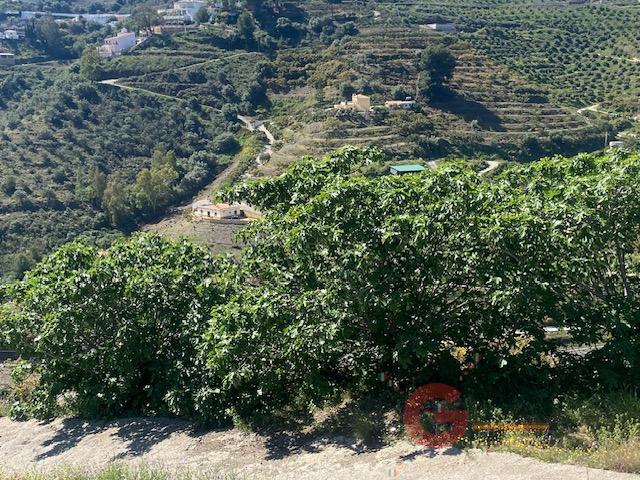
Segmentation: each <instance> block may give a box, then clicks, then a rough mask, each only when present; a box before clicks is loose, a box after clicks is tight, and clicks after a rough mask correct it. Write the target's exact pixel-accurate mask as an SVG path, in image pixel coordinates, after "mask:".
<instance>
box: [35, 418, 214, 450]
mask: <svg viewBox="0 0 640 480" xmlns="http://www.w3.org/2000/svg"><path fill="white" fill-rule="evenodd" d="M107 430H113V433H112V435H113V436H115V437H118V438H119V439H121V440H122V442H123V444H124V450H123V451H122V452H121V453H119V454H118V455H116V457H115V459H116V460H117V459H123V458H125V457H137V456H140V455H144V454H145V453H147V452H149V451H150V450H151V448H152V447H153V446H154V445H156V444H158V443H160V442H162V441H163V440H165V439H167V438H168V437H169V436H171V435H172V434H174V433H177V432H187V433H188V434H190V435H193V436H198V435H200V434H202V433H204V432H198V431H196V430H194V428H193V426H192V425H191V424H190V423H188V422H186V421H184V420H175V419H168V418H125V419H120V420H117V421H113V422H96V421H86V420H83V419H79V418H68V419H65V420H63V421H62V425H61V426H60V427H59V428H57V429H56V433H55V435H54V436H53V437H52V438H50V439H48V440H46V441H45V442H43V443H42V446H43V447H48V448H47V449H46V450H45V451H44V452H42V453H40V454H39V455H38V456H37V457H36V459H37V460H44V459H47V458H50V457H55V456H58V455H61V454H63V453H65V452H66V451H68V450H71V449H72V448H73V447H75V446H77V445H78V444H79V443H80V442H81V441H82V440H83V439H85V438H86V437H89V436H91V435H96V434H99V433H102V432H105V431H107Z"/></svg>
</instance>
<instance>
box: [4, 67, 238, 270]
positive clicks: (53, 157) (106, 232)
mask: <svg viewBox="0 0 640 480" xmlns="http://www.w3.org/2000/svg"><path fill="white" fill-rule="evenodd" d="M0 89H2V91H3V95H2V100H1V102H5V106H4V107H3V109H2V111H1V115H0V131H1V132H2V133H1V135H3V138H4V139H5V141H3V142H0V177H1V180H0V187H1V188H0V215H1V216H2V221H1V222H0V272H1V274H0V277H1V280H0V282H2V281H7V280H10V279H12V278H15V277H17V276H20V274H21V271H22V269H21V268H17V267H18V263H17V261H18V260H22V259H23V258H24V257H18V254H19V253H25V254H26V255H27V257H28V259H29V265H31V264H33V261H34V260H37V259H39V258H40V257H41V256H42V255H43V254H46V253H48V252H50V251H51V250H53V249H54V248H56V247H58V246H59V245H61V244H62V243H65V242H68V241H71V240H73V239H74V238H76V236H77V235H78V234H81V233H85V232H86V233H88V234H89V235H90V236H91V237H93V238H96V239H99V238H100V237H102V238H109V237H111V236H112V235H114V233H115V232H114V228H117V229H123V230H125V231H126V230H130V229H132V228H134V227H135V225H136V224H137V223H138V222H139V221H140V220H141V219H143V218H145V217H146V216H147V215H153V214H154V212H155V213H156V214H157V213H159V212H160V209H162V208H164V206H166V205H167V204H168V202H171V201H176V200H179V199H183V198H188V197H190V196H191V195H193V194H195V193H196V192H197V191H199V190H200V189H201V188H202V187H203V186H204V185H205V184H206V182H208V181H210V179H211V178H212V176H213V175H214V173H215V171H216V167H217V165H218V163H222V162H223V161H224V160H222V159H220V158H219V157H218V156H217V155H216V154H214V153H213V151H214V144H215V142H214V139H215V138H217V137H218V136H219V135H220V133H222V132H225V131H227V130H228V129H229V127H230V125H231V123H230V122H228V121H227V120H226V119H224V118H223V116H222V114H218V113H217V112H214V111H208V112H203V111H201V110H196V109H194V108H192V107H189V106H187V105H186V104H185V105H182V104H181V102H179V101H176V100H172V99H171V98H166V99H165V98H163V97H156V96H153V95H150V94H145V93H144V92H141V93H138V92H129V91H123V90H120V89H117V88H114V87H111V86H102V85H96V84H94V83H93V82H90V81H88V80H87V79H85V78H84V76H82V75H78V74H76V73H74V72H71V71H66V69H62V68H56V69H51V68H49V69H43V70H34V69H26V68H25V69H24V70H22V69H16V70H15V71H14V72H12V73H11V74H10V76H9V81H4V80H3V81H0ZM159 146H161V147H162V149H163V151H167V150H173V151H174V155H175V158H174V159H173V160H172V162H171V163H172V164H171V168H170V169H165V170H164V171H162V172H159V169H155V170H154V173H155V181H154V183H155V189H156V190H157V192H151V193H153V195H152V197H153V198H152V200H151V202H150V203H149V202H138V205H140V208H138V207H136V198H135V195H134V193H133V192H132V190H131V187H132V186H133V185H134V183H135V182H136V177H137V176H138V174H139V172H140V171H142V170H144V169H146V168H150V167H151V166H152V164H153V163H154V160H153V158H151V157H152V156H153V152H154V150H156V149H157V147H159ZM116 183H118V184H116ZM109 185H111V187H110V188H109V189H107V187H108V186H109ZM163 186H169V187H170V191H168V190H167V188H164V189H162V188H161V187H163ZM156 193H157V194H156ZM105 196H106V197H108V198H104V197H105Z"/></svg>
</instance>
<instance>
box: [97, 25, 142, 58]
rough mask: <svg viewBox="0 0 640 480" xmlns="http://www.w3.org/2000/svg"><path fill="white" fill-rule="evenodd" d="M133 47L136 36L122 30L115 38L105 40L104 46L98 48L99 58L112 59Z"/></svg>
mask: <svg viewBox="0 0 640 480" xmlns="http://www.w3.org/2000/svg"><path fill="white" fill-rule="evenodd" d="M135 46H136V34H135V33H133V32H129V31H127V29H126V28H123V29H122V30H121V31H120V33H119V34H118V35H116V36H115V37H109V38H105V39H104V44H103V45H101V46H99V47H98V53H99V54H100V56H101V57H105V58H106V57H114V56H116V55H122V53H124V52H126V51H127V50H129V49H130V48H133V47H135Z"/></svg>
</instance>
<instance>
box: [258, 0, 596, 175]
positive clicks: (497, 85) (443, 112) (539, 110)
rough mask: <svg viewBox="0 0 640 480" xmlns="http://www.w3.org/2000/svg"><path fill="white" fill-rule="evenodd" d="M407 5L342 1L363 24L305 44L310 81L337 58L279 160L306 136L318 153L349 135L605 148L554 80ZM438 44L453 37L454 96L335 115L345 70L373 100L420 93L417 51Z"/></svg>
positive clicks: (493, 147) (492, 147)
mask: <svg viewBox="0 0 640 480" xmlns="http://www.w3.org/2000/svg"><path fill="white" fill-rule="evenodd" d="M418 3H419V4H420V5H417V4H418ZM425 4H426V2H414V3H412V4H410V5H405V7H406V8H408V9H409V10H410V11H413V12H418V13H419V12H420V10H421V9H422V7H423V5H425ZM429 5H431V4H429ZM405 7H402V6H400V5H397V4H395V5H391V4H390V3H388V2H385V3H383V2H376V3H375V5H373V6H372V4H369V5H367V6H365V7H363V6H362V4H360V3H353V2H352V3H348V2H344V3H343V5H341V6H340V11H339V12H338V14H341V15H344V16H345V17H347V18H356V19H357V22H358V28H359V31H360V33H359V34H358V35H357V36H355V37H353V38H351V39H349V40H346V41H345V40H343V41H342V42H340V44H339V45H335V44H334V45H331V46H330V47H329V48H327V49H326V50H324V51H323V52H322V53H321V54H318V55H316V57H311V56H309V55H308V54H307V53H304V54H305V55H307V56H308V58H311V62H310V63H308V64H306V65H305V67H306V68H307V69H309V67H310V66H311V67H312V68H311V69H310V78H311V79H312V80H313V78H314V76H315V75H316V73H314V71H321V72H322V71H324V70H327V65H330V64H331V65H332V68H333V70H334V74H333V78H331V76H328V78H327V79H326V80H327V82H326V83H327V85H326V86H324V87H323V95H322V96H323V101H324V102H320V103H319V104H318V105H316V115H315V116H313V117H310V121H308V122H306V123H305V124H304V125H302V126H300V125H296V126H294V128H293V129H294V130H295V132H291V133H289V135H290V136H291V137H292V138H293V139H294V141H295V142H296V143H297V147H298V148H286V147H285V148H283V149H282V150H281V151H280V152H276V154H275V156H274V163H275V165H277V166H279V165H284V164H287V163H288V161H290V160H293V157H294V156H295V155H296V154H298V153H300V150H301V148H300V146H301V145H302V146H304V149H305V150H306V151H307V152H311V153H318V154H319V153H322V152H323V151H326V150H330V149H331V148H335V147H337V146H340V145H344V144H345V143H350V144H355V145H378V146H380V147H381V148H383V149H386V150H388V151H390V152H393V153H394V154H396V155H400V156H404V157H407V158H410V157H422V158H425V157H427V158H441V157H444V156H474V155H482V154H483V153H486V154H487V155H489V156H496V157H499V158H507V159H520V160H526V159H532V158H536V157H539V156H541V155H544V154H548V153H549V154H550V153H552V152H558V151H561V152H565V153H572V152H575V151H578V150H588V149H596V148H600V147H601V145H602V141H603V137H604V130H602V126H601V125H600V124H599V123H598V122H593V121H591V120H590V119H589V118H586V117H585V116H583V115H580V114H579V113H577V109H576V108H575V107H573V106H571V105H569V104H568V103H563V102H561V101H559V100H558V98H557V96H555V95H553V94H552V92H551V91H550V89H549V88H548V87H546V86H543V85H540V84H539V83H537V82H535V81H531V80H529V79H527V77H526V76H525V75H523V74H520V73H519V72H518V71H516V70H515V69H513V68H511V67H510V66H509V65H503V64H500V63H499V62H497V61H495V60H494V59H493V58H491V57H490V56H488V55H486V54H484V53H482V52H481V51H479V49H477V48H476V47H474V45H473V44H472V43H471V42H470V41H467V40H465V37H464V36H463V35H462V34H453V35H448V34H442V33H438V32H433V31H431V30H429V29H427V28H425V26H426V23H428V22H430V21H435V20H437V19H438V18H439V17H437V16H430V15H428V14H420V15H418V14H416V15H413V14H410V15H408V14H407V13H406V12H407V11H406V9H405V11H403V12H401V13H400V14H398V12H397V10H399V9H400V8H405ZM374 9H375V13H374ZM411 9H413V10H411ZM308 10H309V12H310V16H313V15H322V11H323V10H322V8H321V6H319V5H318V4H316V3H311V4H310V5H309V6H308ZM325 14H326V11H325ZM435 44H440V45H446V46H448V48H449V49H450V50H451V51H452V52H453V53H454V54H455V56H456V57H457V60H458V65H457V67H456V70H455V74H454V77H453V80H452V82H451V87H452V90H453V95H451V96H449V97H446V98H445V97H443V98H436V99H434V100H432V101H430V102H428V103H425V102H421V103H422V112H421V113H419V114H409V113H406V112H391V113H389V114H388V115H386V116H383V118H380V115H377V114H374V115H372V116H371V118H369V119H364V120H363V119H362V116H345V115H338V116H336V115H335V113H334V112H331V111H327V109H329V108H330V107H331V105H332V103H333V101H337V100H338V98H337V96H336V95H337V87H338V86H339V84H340V83H341V82H342V81H344V80H345V79H348V80H351V81H352V82H353V83H354V84H358V82H359V83H360V84H364V85H366V86H367V87H369V90H370V91H367V92H366V93H367V94H369V95H370V96H371V98H372V103H373V104H374V105H381V104H383V103H384V101H385V100H389V99H391V97H390V95H391V92H392V90H393V89H394V87H398V86H401V87H405V90H407V91H408V92H410V93H412V94H413V92H414V91H415V85H416V82H417V80H418V72H417V70H416V67H415V59H416V57H417V55H418V54H419V52H420V51H421V50H422V49H424V48H425V47H427V46H428V45H435ZM314 69H315V70H314ZM294 95H297V93H294ZM321 111H323V112H324V114H322V113H319V112H321ZM336 117H337V118H336ZM421 124H422V127H423V128H420V127H421ZM295 127H298V128H297V129H296V128H295ZM424 127H426V128H424ZM271 167H273V165H272V166H271ZM267 168H269V167H267Z"/></svg>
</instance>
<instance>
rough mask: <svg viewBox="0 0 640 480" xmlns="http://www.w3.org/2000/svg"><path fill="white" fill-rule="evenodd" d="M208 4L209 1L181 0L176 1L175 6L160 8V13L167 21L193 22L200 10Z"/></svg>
mask: <svg viewBox="0 0 640 480" xmlns="http://www.w3.org/2000/svg"><path fill="white" fill-rule="evenodd" d="M208 6H209V4H208V3H207V2H200V1H182V0H181V1H178V2H174V3H173V8H169V9H160V10H158V14H159V15H162V18H163V19H164V20H165V21H166V22H193V21H195V18H196V13H198V10H200V9H201V8H207V7H208Z"/></svg>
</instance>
